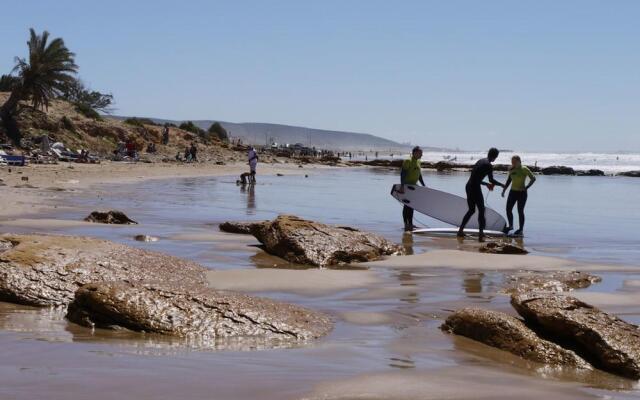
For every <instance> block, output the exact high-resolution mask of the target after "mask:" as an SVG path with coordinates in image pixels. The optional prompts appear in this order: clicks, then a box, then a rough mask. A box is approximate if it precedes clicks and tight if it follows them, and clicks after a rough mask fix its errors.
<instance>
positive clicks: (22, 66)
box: [0, 28, 78, 145]
mask: <svg viewBox="0 0 640 400" xmlns="http://www.w3.org/2000/svg"><path fill="white" fill-rule="evenodd" d="M29 31H30V33H31V37H30V38H29V41H28V42H27V45H28V47H29V60H26V59H24V58H18V57H16V65H15V67H14V68H13V70H12V71H11V72H12V74H13V73H17V78H18V81H17V83H16V84H15V85H13V87H12V90H11V95H10V96H9V99H8V100H7V101H6V102H5V103H4V104H3V105H2V107H0V118H1V119H2V123H3V125H4V126H5V128H6V129H7V132H8V134H9V137H10V138H11V140H13V142H14V143H15V144H16V145H17V144H19V142H20V130H19V129H18V125H17V124H16V121H15V118H14V117H15V115H16V114H17V113H18V112H19V111H20V110H19V107H18V106H19V103H20V101H22V100H28V99H30V100H31V102H32V105H33V107H35V108H40V107H43V106H44V107H48V106H49V101H50V100H51V98H53V97H55V96H56V95H58V94H59V93H60V91H61V90H62V89H63V88H64V85H65V84H67V83H69V82H70V81H72V80H74V79H75V78H74V76H73V74H75V73H76V71H77V70H78V66H77V65H76V64H75V60H74V57H75V54H74V53H72V52H70V51H69V49H67V46H65V44H64V41H63V40H62V39H61V38H56V39H53V40H52V41H50V42H49V32H47V31H44V32H42V34H41V35H38V34H37V33H36V32H35V31H34V30H33V28H31V29H30V30H29Z"/></svg>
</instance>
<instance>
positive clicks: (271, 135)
mask: <svg viewBox="0 0 640 400" xmlns="http://www.w3.org/2000/svg"><path fill="white" fill-rule="evenodd" d="M113 118H116V119H120V120H123V119H126V118H128V117H123V116H113ZM149 119H150V120H152V121H154V122H156V123H158V124H164V123H166V122H168V123H172V124H175V125H180V124H181V123H182V122H184V121H173V120H166V119H160V118H149ZM192 122H193V123H194V124H195V125H197V126H198V127H200V128H202V129H205V130H206V129H209V127H210V126H211V124H213V123H214V122H215V121H213V120H198V121H192ZM218 122H220V124H222V126H224V128H225V129H226V130H227V132H229V135H230V136H231V137H233V138H242V140H243V142H245V143H250V144H256V145H265V144H271V142H276V143H278V144H287V143H289V144H295V143H302V144H303V145H305V146H308V147H317V148H320V149H328V150H396V149H402V150H406V149H408V148H409V147H410V146H409V145H408V144H402V143H398V142H394V141H393V140H389V139H385V138H381V137H379V136H374V135H370V134H367V133H356V132H342V131H330V130H324V129H313V128H305V127H301V126H291V125H281V124H267V123H260V122H244V123H234V122H225V121H218Z"/></svg>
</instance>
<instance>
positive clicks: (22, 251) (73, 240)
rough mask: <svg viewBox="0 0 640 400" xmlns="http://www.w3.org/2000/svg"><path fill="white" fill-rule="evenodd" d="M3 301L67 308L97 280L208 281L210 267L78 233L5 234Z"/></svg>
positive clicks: (1, 239) (0, 278)
mask: <svg viewBox="0 0 640 400" xmlns="http://www.w3.org/2000/svg"><path fill="white" fill-rule="evenodd" d="M0 248H2V249H4V250H3V251H0V300H2V301H8V302H13V303H19V304H27V305H34V306H65V305H67V304H68V303H70V302H71V301H72V299H73V295H74V293H75V291H76V290H77V289H78V288H79V287H80V286H82V285H84V284H87V283H91V282H105V281H117V280H131V281H139V280H159V281H169V282H173V281H176V282H181V283H183V284H185V285H197V284H200V285H205V284H206V278H205V274H204V272H205V268H204V267H202V266H200V265H198V264H196V263H193V262H189V261H185V260H181V259H179V258H175V257H171V256H168V255H164V254H160V253H155V252H149V251H145V250H141V249H135V248H132V247H129V246H124V245H121V244H116V243H113V242H108V241H105V240H97V239H90V238H84V237H73V236H48V235H2V236H0Z"/></svg>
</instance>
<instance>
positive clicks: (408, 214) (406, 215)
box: [400, 146, 425, 232]
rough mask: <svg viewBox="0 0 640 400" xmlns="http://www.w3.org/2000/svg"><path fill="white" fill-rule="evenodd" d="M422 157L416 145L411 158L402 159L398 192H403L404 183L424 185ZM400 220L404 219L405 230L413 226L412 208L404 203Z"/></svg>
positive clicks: (408, 230) (410, 229) (409, 229)
mask: <svg viewBox="0 0 640 400" xmlns="http://www.w3.org/2000/svg"><path fill="white" fill-rule="evenodd" d="M421 158H422V149H421V148H420V146H416V147H414V148H413V150H412V151H411V158H409V159H406V160H404V162H403V163H402V169H401V170H400V184H401V185H402V186H401V187H400V193H404V185H415V184H417V183H418V181H420V183H421V184H422V186H425V184H424V180H423V179H422V171H421V170H420V159H421ZM402 220H403V221H404V230H405V232H410V231H412V230H413V229H414V228H415V225H413V208H411V207H409V206H407V205H405V206H404V207H403V208H402Z"/></svg>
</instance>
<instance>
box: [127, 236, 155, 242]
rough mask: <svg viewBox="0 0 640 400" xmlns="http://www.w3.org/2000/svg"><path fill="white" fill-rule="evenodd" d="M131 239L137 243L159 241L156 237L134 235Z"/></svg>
mask: <svg viewBox="0 0 640 400" xmlns="http://www.w3.org/2000/svg"><path fill="white" fill-rule="evenodd" d="M133 239H134V240H137V241H138V242H157V241H158V240H159V239H158V238H157V237H155V236H149V235H135V236H134V237H133Z"/></svg>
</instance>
